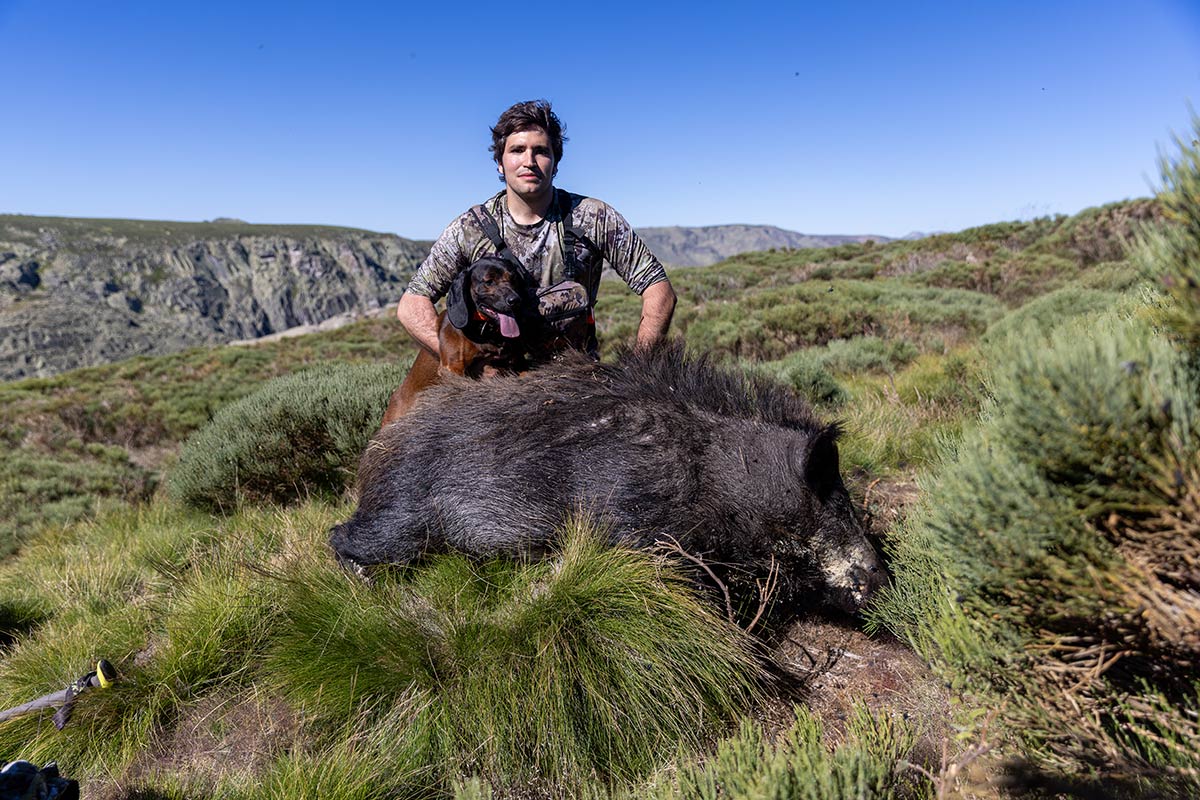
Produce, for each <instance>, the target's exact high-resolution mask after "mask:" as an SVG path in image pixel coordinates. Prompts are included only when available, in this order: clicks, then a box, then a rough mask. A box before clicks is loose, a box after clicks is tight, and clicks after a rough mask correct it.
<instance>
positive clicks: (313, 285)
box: [0, 216, 429, 380]
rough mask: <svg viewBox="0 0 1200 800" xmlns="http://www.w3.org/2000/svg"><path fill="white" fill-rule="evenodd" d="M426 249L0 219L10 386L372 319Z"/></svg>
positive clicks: (300, 228) (3, 375) (0, 280)
mask: <svg viewBox="0 0 1200 800" xmlns="http://www.w3.org/2000/svg"><path fill="white" fill-rule="evenodd" d="M428 251H429V243H428V242H416V241H411V240H408V239H402V238H400V237H399V236H395V235H391V234H381V233H372V232H370V231H362V230H355V229H350V228H333V227H322V226H307V225H250V224H247V223H243V222H240V221H237V220H221V221H214V222H207V223H180V222H149V221H138V220H103V219H65V218H51V217H28V216H0V379H3V380H11V379H14V378H21V377H28V376H47V375H52V374H55V373H58V372H61V371H63V370H67V369H72V368H74V367H81V366H92V365H96V364H102V363H107V362H111V361H115V360H118V359H122V358H127V357H129V356H133V355H139V354H160V353H168V352H173V351H178V350H181V349H184V348H187V347H190V346H193V345H200V344H218V343H225V342H230V341H234V340H241V339H253V338H258V337H261V336H266V335H270V334H273V333H277V332H279V331H282V330H286V329H288V328H293V327H296V326H300V325H313V324H316V323H319V322H321V321H323V320H325V319H328V318H330V317H333V316H336V315H339V314H347V313H361V314H367V313H370V312H372V311H376V310H378V309H379V308H380V307H381V306H383V305H385V304H387V303H391V302H395V300H396V299H397V298H399V296H400V294H401V293H402V292H403V290H404V286H405V284H406V283H407V281H408V278H409V276H410V275H411V274H412V271H413V270H414V269H415V268H416V266H417V265H418V264H419V263H420V262H421V260H422V259H423V258H424V257H425V255H426V254H427V253H428Z"/></svg>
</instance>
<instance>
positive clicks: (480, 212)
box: [471, 205, 537, 286]
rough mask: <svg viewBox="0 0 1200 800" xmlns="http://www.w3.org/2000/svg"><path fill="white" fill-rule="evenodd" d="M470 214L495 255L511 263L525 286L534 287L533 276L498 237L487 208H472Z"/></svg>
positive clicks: (535, 282)
mask: <svg viewBox="0 0 1200 800" xmlns="http://www.w3.org/2000/svg"><path fill="white" fill-rule="evenodd" d="M471 212H472V213H473V214H474V215H475V220H476V221H477V222H478V223H479V227H481V228H483V235H484V236H486V237H487V238H488V241H490V242H491V243H492V246H494V247H495V248H496V255H498V256H499V257H500V258H502V259H504V260H505V261H507V262H509V263H511V264H512V265H513V266H514V267H515V268H516V269H517V271H518V272H520V273H521V277H522V278H523V279H524V280H525V284H526V285H527V286H534V285H536V284H537V281H536V280H535V279H534V277H533V275H531V274H530V272H529V270H528V269H526V268H525V265H524V264H522V263H521V259H519V258H517V254H516V253H514V252H513V251H512V250H509V249H508V245H507V244H505V243H504V239H502V238H501V237H500V226H499V225H497V224H496V218H495V217H493V216H492V213H491V212H490V211H488V210H487V207H486V206H484V205H478V206H472V207H471Z"/></svg>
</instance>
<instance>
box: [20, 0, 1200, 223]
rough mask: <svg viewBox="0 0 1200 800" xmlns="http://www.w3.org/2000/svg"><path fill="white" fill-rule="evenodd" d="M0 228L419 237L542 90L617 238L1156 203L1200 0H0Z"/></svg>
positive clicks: (1184, 101) (564, 170)
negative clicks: (18, 221)
mask: <svg viewBox="0 0 1200 800" xmlns="http://www.w3.org/2000/svg"><path fill="white" fill-rule="evenodd" d="M0 53H3V56H2V59H3V60H2V64H3V66H0V108H2V109H3V119H2V120H0V213H5V212H6V213H24V214H42V215H57V216H96V217H137V218H148V219H176V220H202V219H211V218H213V217H218V216H225V217H237V218H240V219H244V220H247V221H250V222H292V223H324V224H335V225H348V226H354V227H361V228H368V229H372V230H378V231H391V232H395V233H398V234H400V235H402V236H408V237H412V238H433V237H435V236H437V234H438V233H439V232H440V231H441V229H442V228H443V227H444V226H445V225H446V224H447V223H448V222H449V221H450V220H451V219H452V218H453V217H454V216H456V215H457V214H459V213H460V212H462V211H463V210H465V209H466V208H467V207H468V206H470V205H471V204H473V203H476V202H479V201H481V200H483V199H484V198H485V197H487V196H489V195H490V194H492V193H494V192H496V191H498V190H499V189H500V188H501V184H500V182H499V181H498V180H497V178H496V173H495V170H494V165H493V164H492V162H491V160H490V154H489V153H488V152H487V146H488V144H489V143H490V138H489V133H488V128H489V126H490V125H492V124H493V123H494V122H495V119H496V117H497V116H498V115H499V113H500V111H502V110H503V109H504V108H505V107H507V106H508V105H510V104H511V103H513V102H516V101H518V100H527V99H533V98H541V97H544V98H547V99H549V100H551V101H552V102H553V103H554V107H555V110H556V111H557V112H558V114H559V116H560V117H561V118H562V119H563V121H564V123H565V124H566V128H567V135H568V137H569V141H568V143H567V148H566V155H565V157H564V159H563V162H562V165H561V169H560V171H559V175H558V179H557V181H556V183H557V184H558V185H559V186H562V187H564V188H568V189H571V190H572V191H577V192H580V193H583V194H588V195H591V196H594V197H599V198H601V199H603V200H606V201H608V202H609V203H611V204H613V205H614V206H616V207H617V208H618V209H619V210H620V211H621V212H622V213H623V214H624V215H625V216H626V217H627V218H628V219H629V220H630V221H631V222H632V223H633V224H634V225H636V226H649V225H715V224H721V223H734V222H740V223H759V224H772V225H778V226H781V227H784V228H789V229H792V230H797V231H801V232H804V233H816V234H837V233H847V234H849V233H863V234H865V233H874V234H880V235H886V236H902V235H904V234H906V233H909V232H910V231H914V230H920V231H927V232H928V231H935V230H947V231H951V230H959V229H962V228H965V227H969V226H972V225H978V224H984V223H989V222H997V221H1001V220H1009V219H1027V218H1030V217H1034V216H1040V215H1043V214H1053V213H1068V214H1069V213H1074V212H1076V211H1078V210H1080V209H1082V208H1085V207H1087V206H1092V205H1100V204H1103V203H1107V202H1112V201H1115V200H1121V199H1124V198H1128V197H1138V196H1145V195H1148V194H1150V192H1151V186H1152V185H1153V184H1154V183H1155V182H1156V181H1157V173H1158V170H1157V166H1156V157H1157V154H1158V152H1159V150H1161V149H1167V150H1171V149H1172V145H1171V135H1172V133H1173V132H1174V133H1178V134H1180V135H1184V136H1188V137H1190V136H1191V117H1190V111H1189V103H1191V104H1192V105H1194V106H1196V107H1197V108H1200V2H1198V1H1197V0H1191V2H1184V1H1183V0H1141V1H1140V2H1128V1H1126V2H1109V1H1108V0H1081V1H1078V2H1077V1H1076V0H1063V1H1062V2H1056V1H1055V0H1040V1H1039V2H986V1H985V0H979V1H978V2H975V1H974V0H969V1H968V2H961V1H960V2H946V3H912V4H906V3H902V2H894V0H893V2H854V3H828V4H820V5H816V4H813V5H810V4H806V3H798V2H787V3H733V2H722V3H705V2H700V1H699V0H693V1H692V2H684V3H654V2H641V3H623V2H596V3H587V2H550V3H527V2H512V1H511V0H494V1H493V2H489V3H473V2H462V1H461V0H460V1H459V2H455V1H454V0H450V1H449V2H425V3H421V4H419V5H417V4H408V3H362V2H352V1H350V0H343V2H340V3H336V4H334V3H309V2H287V3H284V2H254V1H253V0H239V2H224V1H223V0H208V1H207V2H196V3H174V2H169V1H168V2H164V1H163V0H156V1H155V2H140V1H138V2H121V0H114V1H113V2H105V3H97V2H94V1H83V0H81V1H79V2H76V1H75V0H0Z"/></svg>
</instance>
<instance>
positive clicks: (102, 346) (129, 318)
mask: <svg viewBox="0 0 1200 800" xmlns="http://www.w3.org/2000/svg"><path fill="white" fill-rule="evenodd" d="M638 233H639V234H641V235H642V237H643V238H644V239H645V240H646V242H647V243H648V244H649V245H650V248H651V250H653V251H654V252H655V253H656V254H657V255H658V257H659V258H660V259H662V260H663V261H664V262H666V263H667V264H669V265H675V266H700V265H706V264H712V263H715V262H717V261H720V260H722V259H724V258H728V257H730V256H733V255H736V254H738V253H744V252H749V251H754V250H768V249H770V248H773V247H774V248H785V247H790V248H798V247H827V246H830V245H834V244H842V243H844V242H853V241H862V240H863V239H867V238H873V239H877V240H879V241H884V237H868V236H806V235H805V234H801V233H796V232H794V231H787V230H783V229H781V228H774V227H770V226H765V225H715V226H710V227H705V228H680V227H673V228H641V229H639V230H638ZM429 246H430V243H429V242H419V241H412V240H409V239H402V238H400V237H399V236H394V235H391V234H382V233H372V232H370V231H363V230H355V229H353V228H333V227H325V226H316V225H251V224H249V223H245V222H242V221H240V220H234V219H217V220H213V221H212V222H157V221H145V220H122V219H76V218H63V217H32V216H22V215H0V380H12V379H15V378H22V377H29V376H43V377H44V376H48V375H53V374H56V373H58V372H62V371H64V370H67V369H72V368H75V367H83V366H94V365H98V364H105V363H109V362H112V361H117V360H120V359H122V358H128V357H129V356H134V355H140V354H159V353H169V352H174V351H177V350H182V349H184V348H187V347H191V346H194V345H201V344H224V343H227V342H235V341H245V340H250V339H258V338H261V337H264V336H271V335H275V334H279V333H280V332H282V331H285V330H293V329H294V330H305V329H306V327H308V326H315V325H318V324H320V323H322V322H326V321H327V320H329V321H334V320H335V318H341V319H342V320H345V319H346V318H347V317H353V316H355V315H363V314H370V313H372V312H377V311H378V310H379V309H380V308H381V306H383V305H386V304H389V303H393V302H395V301H396V299H397V298H399V296H400V294H401V293H402V292H403V290H404V286H405V285H406V283H407V281H408V278H409V276H410V275H411V274H412V271H413V270H414V269H415V268H416V266H417V265H418V264H420V262H421V260H422V259H424V257H425V255H426V254H427V253H428V252H429Z"/></svg>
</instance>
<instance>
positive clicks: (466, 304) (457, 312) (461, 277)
mask: <svg viewBox="0 0 1200 800" xmlns="http://www.w3.org/2000/svg"><path fill="white" fill-rule="evenodd" d="M470 280H471V270H470V268H467V269H464V270H463V271H462V272H460V273H458V274H457V275H455V276H454V280H453V281H452V282H451V283H450V291H448V292H447V293H446V316H447V317H448V318H449V319H450V324H451V325H453V326H454V327H456V328H458V329H459V330H460V331H461V330H462V329H463V328H465V327H467V323H468V322H470V321H471V307H470V297H471V290H470V287H469V285H468V284H469V283H470Z"/></svg>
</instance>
